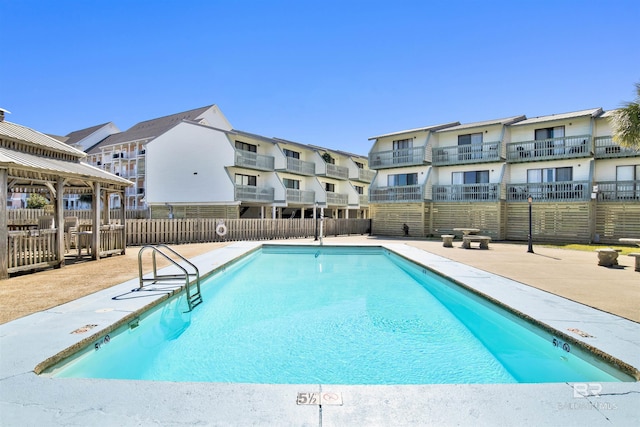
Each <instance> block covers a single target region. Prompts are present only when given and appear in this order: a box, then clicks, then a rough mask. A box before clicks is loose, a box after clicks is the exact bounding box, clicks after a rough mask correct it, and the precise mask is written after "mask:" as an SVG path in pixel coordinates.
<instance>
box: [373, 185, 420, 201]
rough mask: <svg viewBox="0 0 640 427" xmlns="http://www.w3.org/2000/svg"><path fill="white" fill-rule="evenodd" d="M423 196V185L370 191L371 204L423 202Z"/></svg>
mask: <svg viewBox="0 0 640 427" xmlns="http://www.w3.org/2000/svg"><path fill="white" fill-rule="evenodd" d="M423 194H424V191H423V186H422V185H402V186H392V187H377V188H372V189H370V190H369V203H393V202H421V201H422V200H424V195H423Z"/></svg>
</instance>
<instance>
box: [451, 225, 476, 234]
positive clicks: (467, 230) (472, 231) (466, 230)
mask: <svg viewBox="0 0 640 427" xmlns="http://www.w3.org/2000/svg"><path fill="white" fill-rule="evenodd" d="M453 231H461V232H462V235H463V236H468V235H469V234H478V233H479V232H480V229H479V228H467V227H460V228H454V229H453Z"/></svg>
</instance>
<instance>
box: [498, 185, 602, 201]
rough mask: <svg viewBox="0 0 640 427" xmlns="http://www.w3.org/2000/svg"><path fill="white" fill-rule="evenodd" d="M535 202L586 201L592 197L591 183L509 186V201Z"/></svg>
mask: <svg viewBox="0 0 640 427" xmlns="http://www.w3.org/2000/svg"><path fill="white" fill-rule="evenodd" d="M529 196H531V198H532V199H533V200H538V201H540V200H548V201H556V202H562V201H584V200H589V199H590V197H591V187H590V184H589V181H559V182H537V183H527V184H507V201H526V200H527V199H528V197H529Z"/></svg>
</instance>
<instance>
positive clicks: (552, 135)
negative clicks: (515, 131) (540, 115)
mask: <svg viewBox="0 0 640 427" xmlns="http://www.w3.org/2000/svg"><path fill="white" fill-rule="evenodd" d="M563 137H564V126H556V127H552V128H543V129H536V130H535V140H536V141H541V142H536V145H535V147H536V149H535V152H534V155H535V156H551V155H554V154H564V139H562V138H563ZM556 138H561V139H556Z"/></svg>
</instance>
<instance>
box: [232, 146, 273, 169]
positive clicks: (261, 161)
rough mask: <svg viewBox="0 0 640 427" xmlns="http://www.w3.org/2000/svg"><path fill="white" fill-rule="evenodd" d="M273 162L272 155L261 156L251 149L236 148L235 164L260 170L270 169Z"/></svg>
mask: <svg viewBox="0 0 640 427" xmlns="http://www.w3.org/2000/svg"><path fill="white" fill-rule="evenodd" d="M273 164H274V158H273V156H263V155H262V154H257V153H254V152H252V151H244V150H236V163H235V165H236V166H239V167H242V168H247V169H257V170H262V171H272V170H273Z"/></svg>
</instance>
